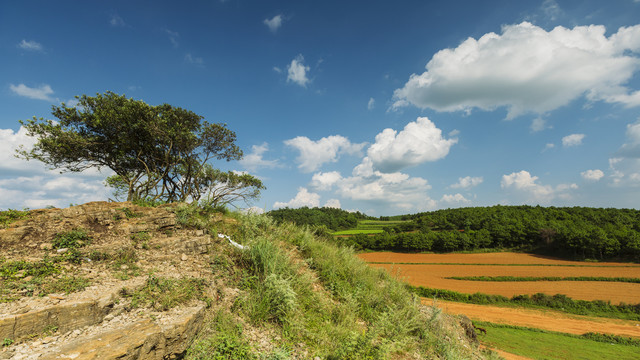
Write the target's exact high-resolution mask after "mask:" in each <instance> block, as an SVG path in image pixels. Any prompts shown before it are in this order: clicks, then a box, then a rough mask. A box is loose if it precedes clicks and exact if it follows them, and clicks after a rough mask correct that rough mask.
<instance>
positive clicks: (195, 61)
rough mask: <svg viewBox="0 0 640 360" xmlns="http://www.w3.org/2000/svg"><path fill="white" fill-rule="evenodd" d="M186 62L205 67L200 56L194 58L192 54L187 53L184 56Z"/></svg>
mask: <svg viewBox="0 0 640 360" xmlns="http://www.w3.org/2000/svg"><path fill="white" fill-rule="evenodd" d="M184 61H186V62H188V63H189V64H194V65H198V66H204V60H203V59H202V58H201V57H199V56H192V55H191V53H187V54H186V55H185V56H184Z"/></svg>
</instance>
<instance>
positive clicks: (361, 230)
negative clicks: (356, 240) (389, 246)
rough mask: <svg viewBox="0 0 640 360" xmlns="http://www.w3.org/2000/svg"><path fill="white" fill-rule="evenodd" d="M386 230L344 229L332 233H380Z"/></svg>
mask: <svg viewBox="0 0 640 360" xmlns="http://www.w3.org/2000/svg"><path fill="white" fill-rule="evenodd" d="M382 232H384V230H381V229H351V230H342V231H336V232H334V233H331V235H334V236H335V235H357V234H380V233H382Z"/></svg>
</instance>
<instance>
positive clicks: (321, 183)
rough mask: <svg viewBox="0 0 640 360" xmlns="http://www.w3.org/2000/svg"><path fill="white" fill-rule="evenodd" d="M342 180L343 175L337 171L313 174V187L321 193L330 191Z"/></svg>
mask: <svg viewBox="0 0 640 360" xmlns="http://www.w3.org/2000/svg"><path fill="white" fill-rule="evenodd" d="M340 180H342V175H340V173H339V172H337V171H330V172H325V173H322V172H320V173H316V174H313V177H312V178H311V186H312V187H313V188H315V189H318V190H320V191H323V190H329V189H331V188H332V187H333V186H334V185H335V184H337V183H338V182H339V181H340Z"/></svg>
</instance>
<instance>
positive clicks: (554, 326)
mask: <svg viewBox="0 0 640 360" xmlns="http://www.w3.org/2000/svg"><path fill="white" fill-rule="evenodd" d="M422 303H423V304H425V305H432V304H433V300H431V299H426V298H422ZM436 306H438V307H439V308H441V309H442V310H443V311H445V312H447V313H449V314H465V315H467V316H468V317H469V318H470V319H472V320H480V321H488V322H492V323H496V324H508V325H515V326H525V327H530V328H537V329H543V330H550V331H558V332H563V333H569V334H578V335H582V334H584V333H588V332H599V333H604V334H612V335H620V336H627V337H635V338H640V322H638V321H630V320H618V319H606V318H598V317H590V316H581V315H568V314H563V313H561V312H557V311H551V310H547V311H542V310H533V309H519V308H504V307H498V306H490V305H475V304H463V303H456V302H450V301H440V300H438V301H437V303H436Z"/></svg>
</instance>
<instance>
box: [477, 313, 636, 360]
mask: <svg viewBox="0 0 640 360" xmlns="http://www.w3.org/2000/svg"><path fill="white" fill-rule="evenodd" d="M477 324H478V325H480V326H482V327H483V328H485V329H486V330H487V334H486V335H479V339H480V341H481V342H482V343H483V344H485V345H487V346H490V347H494V348H498V349H501V350H504V351H507V352H510V353H513V354H517V355H521V356H526V357H530V358H532V359H563V360H564V359H566V360H571V359H621V360H622V359H637V358H638V352H639V350H640V349H639V348H638V341H637V340H633V339H626V340H625V338H617V337H608V336H606V335H600V336H594V335H589V336H578V335H570V334H562V333H556V332H549V331H543V330H538V329H528V328H521V327H514V326H502V325H496V324H491V323H484V322H482V323H480V322H478V323H477ZM594 339H595V340H594Z"/></svg>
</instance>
